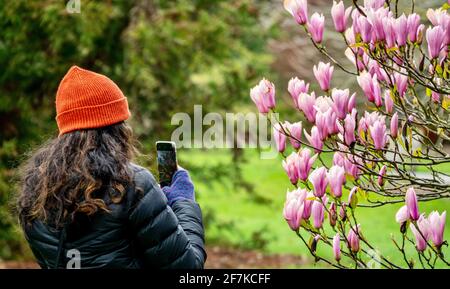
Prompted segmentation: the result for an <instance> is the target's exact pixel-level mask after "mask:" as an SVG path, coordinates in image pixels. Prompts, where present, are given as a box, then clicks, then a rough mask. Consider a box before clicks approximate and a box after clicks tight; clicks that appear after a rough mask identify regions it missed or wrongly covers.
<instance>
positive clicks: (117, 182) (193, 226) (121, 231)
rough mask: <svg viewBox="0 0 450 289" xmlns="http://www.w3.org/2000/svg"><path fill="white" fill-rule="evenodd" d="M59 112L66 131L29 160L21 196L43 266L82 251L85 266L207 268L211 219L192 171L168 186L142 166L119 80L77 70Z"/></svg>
mask: <svg viewBox="0 0 450 289" xmlns="http://www.w3.org/2000/svg"><path fill="white" fill-rule="evenodd" d="M56 112H57V116H56V121H57V124H58V128H59V136H58V137H57V138H55V139H52V140H50V141H49V142H48V143H46V144H45V145H44V146H43V147H42V148H41V149H40V150H38V151H37V152H36V153H35V154H34V155H33V156H32V157H31V158H30V160H29V161H28V162H27V164H26V166H25V169H24V172H23V176H22V187H21V193H20V196H19V200H18V211H19V217H20V223H21V226H22V228H23V230H24V232H25V236H26V238H27V240H28V242H29V245H30V247H31V250H32V251H33V253H34V255H35V256H36V259H37V261H38V262H39V265H40V266H41V267H42V268H66V267H70V266H73V265H74V264H75V265H76V264H77V262H74V259H76V258H78V257H79V259H78V260H79V262H78V263H79V264H78V265H79V266H80V267H81V268H99V267H102V268H148V267H157V268H202V267H203V265H204V262H205V259H206V253H205V250H204V232H203V224H202V215H201V210H200V207H199V206H198V204H197V203H196V202H195V198H194V186H193V184H192V182H191V180H190V178H189V175H188V173H187V172H186V171H185V170H181V169H180V170H178V171H177V172H176V173H175V174H174V176H173V179H172V184H171V186H170V187H164V188H163V190H162V189H161V188H160V187H159V185H158V184H157V182H156V181H155V179H154V177H153V176H152V174H151V173H150V172H149V171H148V170H146V169H144V168H143V167H140V166H138V165H135V164H133V163H132V159H133V154H134V152H135V148H134V146H133V137H132V131H131V129H130V128H129V126H128V125H127V124H126V123H125V122H124V121H125V120H126V119H128V117H129V116H130V112H129V109H128V103H127V99H126V97H124V95H123V93H122V92H121V90H120V89H119V88H118V87H117V85H116V84H115V83H114V82H112V81H111V80H110V79H109V78H107V77H106V76H103V75H100V74H97V73H94V72H91V71H88V70H85V69H81V68H79V67H77V66H74V67H72V68H71V69H70V70H69V71H68V73H67V74H66V75H65V76H64V78H63V79H62V81H61V83H60V85H59V88H58V92H57V95H56ZM75 261H76V260H75ZM67 264H70V266H69V265H67Z"/></svg>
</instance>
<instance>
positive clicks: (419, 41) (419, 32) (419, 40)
mask: <svg viewBox="0 0 450 289" xmlns="http://www.w3.org/2000/svg"><path fill="white" fill-rule="evenodd" d="M424 31H425V25H424V24H420V25H419V28H417V37H416V38H417V39H416V43H417V44H419V45H420V44H422V42H423V32H424Z"/></svg>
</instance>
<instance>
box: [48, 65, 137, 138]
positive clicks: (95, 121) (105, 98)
mask: <svg viewBox="0 0 450 289" xmlns="http://www.w3.org/2000/svg"><path fill="white" fill-rule="evenodd" d="M129 117H130V111H129V109H128V102H127V98H126V97H125V96H124V95H123V93H122V91H121V90H120V88H119V87H118V86H117V85H116V84H115V83H114V82H113V81H112V80H111V79H109V78H108V77H106V76H104V75H101V74H98V73H95V72H92V71H89V70H86V69H82V68H80V67H78V66H72V67H71V68H70V69H69V71H68V72H67V73H66V75H65V76H64V78H63V79H62V80H61V83H60V84H59V87H58V92H57V93H56V122H57V123H58V128H59V135H62V134H64V133H67V132H71V131H74V130H79V129H88V128H98V127H103V126H107V125H111V124H114V123H118V122H121V121H124V120H126V119H128V118H129Z"/></svg>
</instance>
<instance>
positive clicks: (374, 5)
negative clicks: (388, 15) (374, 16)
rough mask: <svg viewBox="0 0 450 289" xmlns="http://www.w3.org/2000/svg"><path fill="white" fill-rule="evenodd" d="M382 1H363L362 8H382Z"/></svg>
mask: <svg viewBox="0 0 450 289" xmlns="http://www.w3.org/2000/svg"><path fill="white" fill-rule="evenodd" d="M384 2H385V1H384V0H364V7H365V8H367V9H369V8H372V9H374V10H378V9H380V8H382V7H383V6H384Z"/></svg>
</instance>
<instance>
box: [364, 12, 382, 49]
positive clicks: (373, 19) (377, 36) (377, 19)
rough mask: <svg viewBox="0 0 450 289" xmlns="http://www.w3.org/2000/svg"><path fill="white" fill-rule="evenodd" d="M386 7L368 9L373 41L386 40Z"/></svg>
mask: <svg viewBox="0 0 450 289" xmlns="http://www.w3.org/2000/svg"><path fill="white" fill-rule="evenodd" d="M385 14H386V13H385V10H384V9H377V10H373V9H370V10H368V11H367V13H366V15H367V20H368V21H369V23H370V24H371V25H372V29H373V32H372V41H373V42H376V41H379V40H384V38H385V35H384V29H383V21H384V19H385V18H386V15H385Z"/></svg>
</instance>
